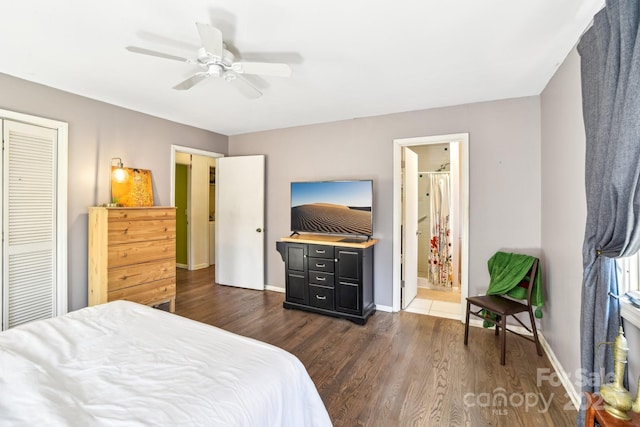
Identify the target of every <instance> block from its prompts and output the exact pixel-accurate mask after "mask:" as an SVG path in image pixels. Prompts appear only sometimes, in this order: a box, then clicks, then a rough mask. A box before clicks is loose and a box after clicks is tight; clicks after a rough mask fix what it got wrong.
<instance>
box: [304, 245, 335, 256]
mask: <svg viewBox="0 0 640 427" xmlns="http://www.w3.org/2000/svg"><path fill="white" fill-rule="evenodd" d="M308 256H309V257H312V258H331V259H333V246H327V245H309V254H308Z"/></svg>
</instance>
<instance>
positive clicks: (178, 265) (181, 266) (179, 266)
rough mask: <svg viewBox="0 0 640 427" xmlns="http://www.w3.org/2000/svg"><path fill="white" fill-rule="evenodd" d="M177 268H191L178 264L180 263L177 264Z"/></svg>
mask: <svg viewBox="0 0 640 427" xmlns="http://www.w3.org/2000/svg"><path fill="white" fill-rule="evenodd" d="M176 267H178V268H184V269H185V270H186V269H188V268H189V266H188V265H187V264H178V263H176Z"/></svg>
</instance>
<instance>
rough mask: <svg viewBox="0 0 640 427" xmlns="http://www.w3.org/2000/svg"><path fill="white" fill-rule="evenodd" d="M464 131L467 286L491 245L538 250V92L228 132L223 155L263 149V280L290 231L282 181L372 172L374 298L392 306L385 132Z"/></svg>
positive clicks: (480, 271) (278, 275) (279, 273)
mask: <svg viewBox="0 0 640 427" xmlns="http://www.w3.org/2000/svg"><path fill="white" fill-rule="evenodd" d="M461 132H469V133H470V153H469V156H470V201H469V204H470V224H469V228H470V236H469V243H470V248H469V251H470V255H469V282H470V283H469V292H470V293H472V294H473V293H478V292H480V291H484V290H485V289H486V287H487V284H488V278H489V275H488V273H487V267H486V262H487V260H488V259H489V257H490V256H491V255H492V254H493V253H494V252H495V251H496V250H498V249H500V248H540V208H539V206H540V104H539V97H528V98H518V99H510V100H503V101H495V102H485V103H478V104H470V105H462V106H455V107H448V108H438V109H432V110H424V111H414V112H408V113H402V114H391V115H385V116H377V117H368V118H359V119H353V120H346V121H340V122H333V123H326V124H318V125H310V126H301V127H295V128H288V129H279V130H273V131H266V132H257V133H251V134H245V135H236V136H231V137H229V154H230V155H249V154H264V155H265V156H266V175H267V176H266V192H267V193H266V200H267V202H266V204H267V206H266V236H265V237H266V242H267V243H266V244H267V248H266V254H267V256H266V257H267V259H266V263H265V268H266V280H267V284H269V285H271V286H276V287H284V283H285V279H284V277H285V276H284V265H283V262H282V259H281V258H280V255H279V254H278V253H277V252H276V250H275V242H276V240H278V239H279V238H280V237H282V236H286V235H288V234H289V233H290V229H289V183H290V182H291V181H304V180H331V179H350V178H372V179H373V180H374V205H375V206H374V212H373V215H374V237H376V238H378V239H379V240H380V242H379V243H378V244H377V245H376V247H375V261H374V262H375V267H374V269H375V270H374V280H375V301H376V303H377V304H381V305H385V306H391V305H392V237H393V236H392V226H393V217H392V211H393V207H392V200H393V199H392V197H393V181H392V180H393V177H392V175H393V140H394V139H398V138H408V137H418V136H431V135H442V134H451V133H461Z"/></svg>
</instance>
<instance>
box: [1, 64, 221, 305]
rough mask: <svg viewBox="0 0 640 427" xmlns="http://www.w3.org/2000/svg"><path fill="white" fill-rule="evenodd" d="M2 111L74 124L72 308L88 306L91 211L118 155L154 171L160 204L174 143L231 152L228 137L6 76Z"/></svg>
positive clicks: (103, 194) (165, 196)
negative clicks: (228, 149)
mask: <svg viewBox="0 0 640 427" xmlns="http://www.w3.org/2000/svg"><path fill="white" fill-rule="evenodd" d="M0 94H1V95H0V108H1V109H5V110H11V111H15V112H19V113H25V114H30V115H34V116H39V117H45V118H49V119H54V120H59V121H63V122H67V123H69V188H68V193H69V196H68V215H69V217H68V219H69V234H68V249H69V251H68V254H69V310H75V309H78V308H82V307H85V306H86V305H87V208H88V207H89V206H95V205H99V204H102V203H106V202H107V200H108V192H109V183H108V174H109V168H110V161H111V158H112V157H121V158H122V160H123V162H124V165H125V166H129V167H136V168H140V169H150V170H151V174H152V179H153V186H154V202H155V204H156V205H168V204H169V203H170V201H169V197H170V189H171V183H170V167H171V144H176V145H183V146H188V147H193V148H199V149H203V150H209V151H215V152H219V153H224V154H226V153H227V142H228V138H227V137H226V136H224V135H220V134H216V133H213V132H209V131H205V130H201V129H196V128H193V127H189V126H185V125H180V124H177V123H174V122H170V121H167V120H162V119H158V118H155V117H151V116H148V115H146V114H142V113H138V112H135V111H131V110H127V109H124V108H119V107H116V106H113V105H110V104H106V103H103V102H98V101H94V100H91V99H88V98H84V97H81V96H77V95H73V94H70V93H68V92H63V91H60V90H56V89H52V88H49V87H47V86H42V85H39V84H35V83H31V82H28V81H25V80H20V79H17V78H14V77H11V76H7V75H5V74H0Z"/></svg>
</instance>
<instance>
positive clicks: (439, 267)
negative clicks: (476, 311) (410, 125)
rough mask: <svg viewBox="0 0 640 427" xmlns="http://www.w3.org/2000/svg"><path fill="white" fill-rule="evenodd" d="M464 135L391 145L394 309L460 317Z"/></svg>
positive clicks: (464, 221)
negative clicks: (392, 152) (392, 161)
mask: <svg viewBox="0 0 640 427" xmlns="http://www.w3.org/2000/svg"><path fill="white" fill-rule="evenodd" d="M468 188H469V184H468V134H455V135H440V136H433V137H421V138H409V139H400V140H395V141H394V304H393V309H394V311H399V310H401V309H403V310H407V311H412V312H417V313H423V314H431V315H435V316H440V317H449V318H454V319H460V320H461V319H462V318H463V311H464V307H462V305H463V304H462V301H464V298H465V297H466V296H467V286H468V282H467V265H468Z"/></svg>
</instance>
